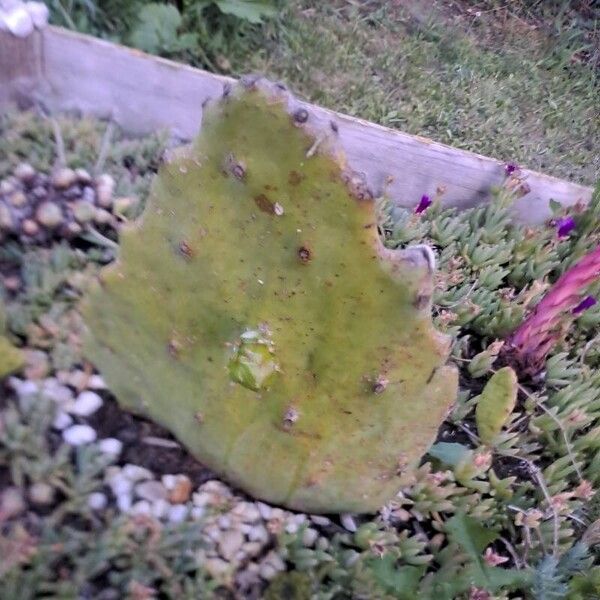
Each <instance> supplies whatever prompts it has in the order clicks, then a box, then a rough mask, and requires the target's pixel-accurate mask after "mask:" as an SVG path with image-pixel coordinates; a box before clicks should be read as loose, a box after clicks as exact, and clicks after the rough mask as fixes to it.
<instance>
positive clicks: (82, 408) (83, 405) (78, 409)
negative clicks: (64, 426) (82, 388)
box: [69, 391, 103, 417]
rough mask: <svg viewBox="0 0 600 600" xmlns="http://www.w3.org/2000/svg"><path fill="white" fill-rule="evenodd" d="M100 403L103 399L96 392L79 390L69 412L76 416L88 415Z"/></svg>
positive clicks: (92, 412) (97, 407)
mask: <svg viewBox="0 0 600 600" xmlns="http://www.w3.org/2000/svg"><path fill="white" fill-rule="evenodd" d="M102 404H103V400H102V398H101V397H100V396H99V395H98V394H96V392H90V391H86V392H81V394H79V396H77V399H76V400H75V402H74V403H73V406H72V407H71V410H70V411H69V412H70V413H71V414H74V415H77V416H78V417H89V416H90V415H93V414H94V413H95V412H96V411H97V410H99V409H100V407H101V406H102Z"/></svg>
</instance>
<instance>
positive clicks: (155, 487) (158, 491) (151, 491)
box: [135, 480, 167, 502]
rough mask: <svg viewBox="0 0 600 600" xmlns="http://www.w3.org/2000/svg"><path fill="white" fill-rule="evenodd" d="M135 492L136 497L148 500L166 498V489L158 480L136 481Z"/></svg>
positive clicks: (154, 500)
mask: <svg viewBox="0 0 600 600" xmlns="http://www.w3.org/2000/svg"><path fill="white" fill-rule="evenodd" d="M135 493H136V494H137V496H138V498H142V499H143V500H148V501H149V502H156V501H157V500H166V499H167V490H166V489H165V486H164V485H163V484H162V483H161V482H160V481H154V480H151V481H143V482H142V483H138V484H137V485H136V486H135Z"/></svg>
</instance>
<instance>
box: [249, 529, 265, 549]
mask: <svg viewBox="0 0 600 600" xmlns="http://www.w3.org/2000/svg"><path fill="white" fill-rule="evenodd" d="M248 539H249V540H250V541H252V542H261V543H262V544H266V543H267V542H268V541H269V532H268V531H267V528H266V527H265V526H264V525H256V526H254V527H253V528H252V530H251V531H250V532H249V533H248Z"/></svg>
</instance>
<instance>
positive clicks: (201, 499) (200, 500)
mask: <svg viewBox="0 0 600 600" xmlns="http://www.w3.org/2000/svg"><path fill="white" fill-rule="evenodd" d="M211 498H212V496H211V494H207V493H206V492H196V493H194V494H193V495H192V502H193V503H194V505H195V506H199V507H202V508H203V507H205V506H206V505H207V504H210V500H211Z"/></svg>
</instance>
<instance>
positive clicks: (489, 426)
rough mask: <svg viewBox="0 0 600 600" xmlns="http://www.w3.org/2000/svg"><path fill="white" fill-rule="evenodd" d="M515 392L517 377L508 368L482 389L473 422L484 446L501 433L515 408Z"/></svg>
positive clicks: (516, 390)
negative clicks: (474, 421) (475, 423)
mask: <svg viewBox="0 0 600 600" xmlns="http://www.w3.org/2000/svg"><path fill="white" fill-rule="evenodd" d="M517 392H518V381H517V375H516V373H515V372H514V371H513V370H512V369H511V368H510V367H504V368H502V369H500V370H499V371H497V372H496V373H494V375H492V377H491V378H490V380H489V381H488V382H487V384H486V385H485V387H484V388H483V391H482V392H481V395H480V396H479V400H478V402H477V407H476V409H475V420H476V422H477V431H478V432H479V437H480V439H481V441H482V442H483V443H484V444H490V445H492V444H493V443H494V440H495V439H496V438H497V436H498V435H499V434H500V432H501V431H502V427H503V426H504V425H505V423H506V422H507V421H508V419H509V417H510V414H511V413H512V411H513V409H514V407H515V403H516V401H517Z"/></svg>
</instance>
